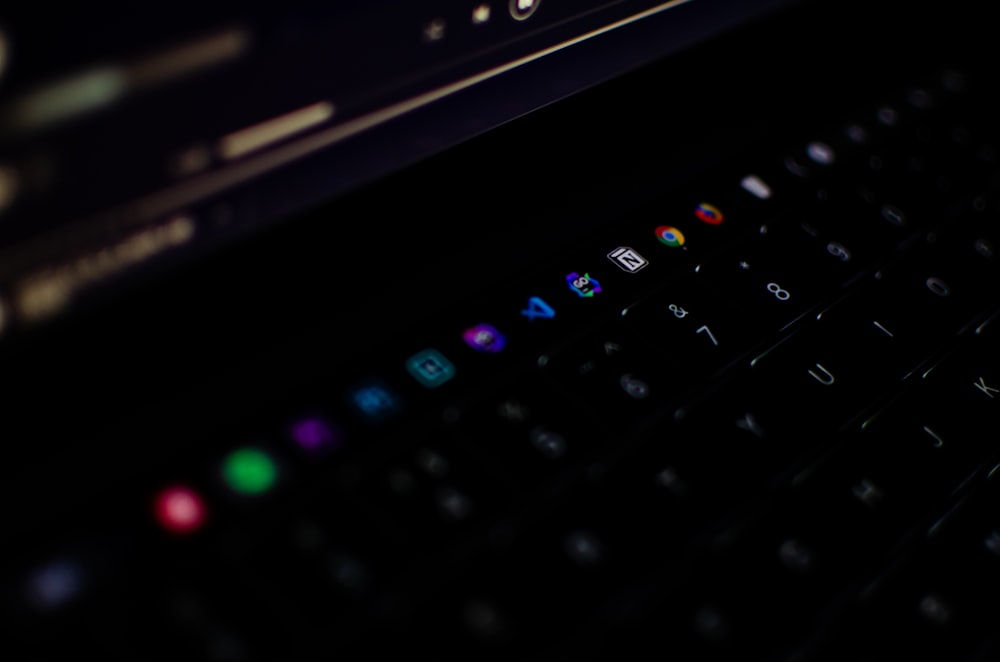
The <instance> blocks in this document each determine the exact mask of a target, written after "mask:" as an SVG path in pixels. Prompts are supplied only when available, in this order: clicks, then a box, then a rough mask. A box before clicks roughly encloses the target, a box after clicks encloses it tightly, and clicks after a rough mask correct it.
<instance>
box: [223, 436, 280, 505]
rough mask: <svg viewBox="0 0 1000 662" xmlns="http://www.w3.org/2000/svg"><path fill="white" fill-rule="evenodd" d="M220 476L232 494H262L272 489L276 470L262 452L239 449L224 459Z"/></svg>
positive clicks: (252, 449) (276, 474)
mask: <svg viewBox="0 0 1000 662" xmlns="http://www.w3.org/2000/svg"><path fill="white" fill-rule="evenodd" d="M222 476H223V478H224V479H225V481H226V484H228V485H229V487H230V488H231V489H232V490H233V491H234V492H239V493H240V494H248V495H251V494H263V493H264V492H267V491H268V490H269V489H271V488H272V487H274V483H275V481H276V480H277V478H278V468H277V466H275V464H274V460H272V459H271V458H270V457H269V456H268V455H267V453H265V452H264V451H261V450H258V449H256V448H241V449H239V450H237V451H233V452H232V453H230V454H229V455H228V456H227V457H226V459H225V461H224V462H223V464H222Z"/></svg>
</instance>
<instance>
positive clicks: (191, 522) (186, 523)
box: [154, 486, 205, 534]
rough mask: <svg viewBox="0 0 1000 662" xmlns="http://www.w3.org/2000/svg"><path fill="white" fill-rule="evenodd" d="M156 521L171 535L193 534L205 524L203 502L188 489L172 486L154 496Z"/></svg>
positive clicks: (195, 493) (196, 494)
mask: <svg viewBox="0 0 1000 662" xmlns="http://www.w3.org/2000/svg"><path fill="white" fill-rule="evenodd" d="M154 509H155V512H156V519H157V521H158V522H159V523H160V526H162V527H163V528H164V529H166V530H167V531H170V532H171V533H180V534H184V533H193V532H194V531H197V530H198V529H200V528H201V527H202V525H203V524H204V523H205V502H204V501H202V499H201V497H200V496H198V493H197V492H195V491H194V490H192V489H191V488H189V487H184V486H174V487H168V488H165V489H164V490H162V491H161V492H160V493H159V494H158V495H156V502H155V505H154Z"/></svg>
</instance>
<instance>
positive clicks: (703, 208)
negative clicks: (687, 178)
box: [694, 202, 723, 225]
mask: <svg viewBox="0 0 1000 662" xmlns="http://www.w3.org/2000/svg"><path fill="white" fill-rule="evenodd" d="M694 215H695V216H697V217H698V220H699V221H702V222H704V223H708V224H709V225H722V221H723V216H722V211H721V210H720V209H719V208H718V207H716V206H714V205H710V204H708V203H707V202H703V203H701V204H700V205H698V206H697V207H695V208H694Z"/></svg>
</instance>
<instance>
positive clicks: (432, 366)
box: [406, 349, 455, 388]
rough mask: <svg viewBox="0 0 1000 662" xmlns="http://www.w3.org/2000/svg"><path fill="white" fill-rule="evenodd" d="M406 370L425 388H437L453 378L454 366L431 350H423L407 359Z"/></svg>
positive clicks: (441, 355)
mask: <svg viewBox="0 0 1000 662" xmlns="http://www.w3.org/2000/svg"><path fill="white" fill-rule="evenodd" d="M406 370H407V371H408V372H409V373H410V375H412V376H413V378H414V379H416V380H417V381H418V382H420V384H421V386H426V387H427V388H437V387H438V386H441V384H444V383H445V382H446V381H448V380H449V379H451V378H452V377H454V376H455V366H454V364H452V362H451V361H449V360H448V359H447V358H446V357H445V356H444V355H443V354H441V352H438V351H437V350H433V349H425V350H424V351H422V352H417V353H416V354H414V355H413V356H411V357H410V358H408V359H407V360H406Z"/></svg>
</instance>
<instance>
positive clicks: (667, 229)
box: [654, 225, 684, 248]
mask: <svg viewBox="0 0 1000 662" xmlns="http://www.w3.org/2000/svg"><path fill="white" fill-rule="evenodd" d="M654 232H655V233H656V238H657V239H659V240H660V243H661V244H666V245H667V246H670V247H671V248H680V247H681V246H683V245H684V233H683V232H681V231H680V230H678V229H677V228H675V227H673V226H672V225H661V226H660V227H658V228H656V230H654Z"/></svg>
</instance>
